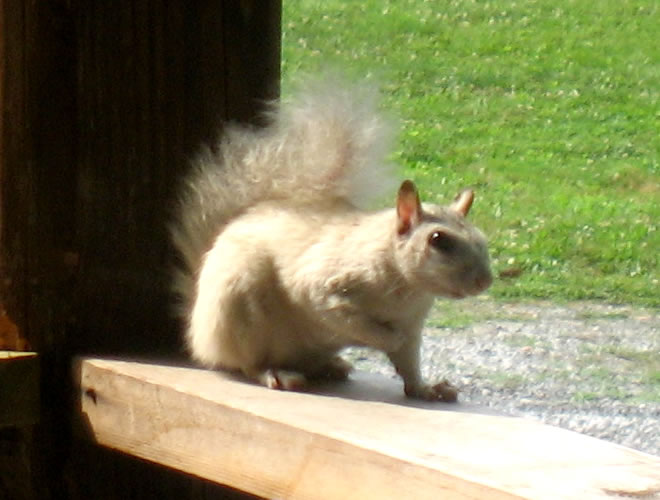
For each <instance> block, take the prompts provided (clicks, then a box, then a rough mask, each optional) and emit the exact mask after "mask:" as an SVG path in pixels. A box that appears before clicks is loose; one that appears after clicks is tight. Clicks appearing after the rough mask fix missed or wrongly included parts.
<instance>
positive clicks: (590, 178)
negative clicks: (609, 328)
mask: <svg viewBox="0 0 660 500" xmlns="http://www.w3.org/2000/svg"><path fill="white" fill-rule="evenodd" d="M283 3H284V14H283V34H284V38H283V92H284V94H286V93H287V91H289V89H290V83H291V81H292V80H295V79H296V78H298V76H299V75H300V74H301V73H302V74H306V73H314V72H316V71H318V70H319V69H322V68H324V67H331V68H335V69H336V68H339V69H340V70H341V71H343V72H345V73H346V74H347V75H349V77H351V78H364V77H366V78H368V79H371V80H373V81H374V82H375V83H376V85H377V86H378V87H379V88H380V89H381V91H382V93H383V96H384V98H383V107H384V108H385V109H386V110H388V111H389V112H391V113H392V114H393V115H394V116H396V117H398V118H399V119H400V124H401V129H402V130H401V134H400V137H399V142H398V143H397V145H396V148H395V153H394V154H395V159H396V161H397V162H398V163H399V164H400V165H401V166H402V176H407V177H410V178H413V179H414V180H415V181H417V182H418V183H419V185H420V188H421V190H422V192H423V196H424V197H425V198H426V200H428V201H436V202H446V201H448V200H450V199H451V198H452V197H453V196H454V195H455V193H457V192H458V191H459V190H460V189H461V188H462V187H465V186H472V187H474V188H475V189H476V192H477V200H476V202H475V206H474V208H473V212H472V213H471V215H472V218H473V220H474V221H475V222H476V223H477V224H478V225H479V226H480V227H482V229H483V230H484V231H485V232H486V233H487V234H488V236H489V238H490V242H491V243H490V246H491V254H492V258H493V267H494V269H495V272H496V274H498V276H500V278H499V279H497V280H496V283H495V284H494V285H493V287H492V288H491V290H490V292H489V293H490V295H491V296H493V297H499V298H521V299H533V298H548V299H554V300H573V299H593V300H603V301H607V302H613V303H631V304H640V305H647V306H654V307H657V306H660V273H659V272H658V268H659V266H660V264H659V259H658V254H660V231H659V225H660V102H659V100H658V95H659V93H660V28H659V27H660V2H658V1H657V0H594V1H592V2H583V1H581V0H573V1H571V0H530V1H520V0H516V1H510V0H493V1H476V0H472V1H468V0H463V1H455V0H454V1H449V0H448V1H439V0H429V1H423V0H398V1H383V0H378V1H376V0H367V1H355V2H354V1H348V0H346V1H338V0H315V1H311V0H296V1H293V0H291V1H285V2H283Z"/></svg>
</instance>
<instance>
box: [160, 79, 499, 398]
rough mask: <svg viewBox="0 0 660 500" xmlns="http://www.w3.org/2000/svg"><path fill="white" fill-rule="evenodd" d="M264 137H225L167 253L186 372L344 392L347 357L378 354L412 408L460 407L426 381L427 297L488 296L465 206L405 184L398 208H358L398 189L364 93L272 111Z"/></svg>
mask: <svg viewBox="0 0 660 500" xmlns="http://www.w3.org/2000/svg"><path fill="white" fill-rule="evenodd" d="M268 117H269V120H270V124H269V125H268V126H267V127H265V128H263V129H253V128H246V127H239V126H232V127H228V129H227V130H226V131H225V132H224V136H223V138H222V140H221V141H220V144H219V146H218V148H217V150H215V151H212V150H207V151H206V152H205V153H203V154H202V155H200V157H199V158H198V160H197V164H196V167H195V169H194V172H193V174H192V175H191V176H190V178H189V179H188V183H187V185H186V188H185V190H184V194H183V197H182V202H181V206H180V207H179V214H178V220H177V222H176V224H175V225H174V227H173V231H172V234H173V241H174V244H175V246H176V248H177V250H178V251H179V252H180V254H181V257H182V261H183V268H182V269H181V270H180V272H179V273H178V276H177V278H176V279H175V285H176V288H177V290H178V292H179V293H180V295H181V296H182V297H183V302H184V304H183V315H184V316H185V319H186V323H187V324H186V328H187V331H186V340H187V345H188V348H189V350H190V353H191V355H192V357H193V358H194V359H195V360H197V361H198V362H200V363H201V364H202V365H204V366H206V367H209V368H220V369H225V370H230V371H238V372H242V373H243V374H244V375H245V376H247V377H249V378H250V379H253V380H255V381H258V382H260V383H261V384H264V385H266V386H267V387H270V388H275V389H284V390H298V389H301V388H304V387H305V386H306V384H307V383H308V379H314V378H317V377H321V378H333V379H344V378H346V377H347V376H348V374H349V372H350V370H351V366H350V364H349V363H348V362H346V361H345V360H343V359H342V358H341V357H340V356H339V352H340V351H341V350H342V349H343V348H345V347H347V346H368V347H372V348H375V349H379V350H381V351H383V352H385V353H386V354H387V356H388V357H389V359H390V360H391V361H392V363H393V364H394V366H395V368H396V370H397V372H398V373H399V374H400V375H401V377H402V378H403V381H404V390H405V393H406V395H408V396H410V397H416V398H422V399H427V400H445V401H455V400H456V395H457V391H456V389H455V388H454V387H453V386H452V385H451V384H449V383H448V382H447V381H443V382H440V383H437V384H435V385H431V384H426V383H425V382H424V381H423V380H422V377H421V374H420V367H419V355H420V344H421V331H422V327H423V325H424V320H425V318H426V316H427V314H428V312H429V309H430V308H431V306H432V303H433V300H434V297H435V296H444V297H450V298H461V297H465V296H469V295H475V294H478V293H480V292H481V291H483V290H485V289H486V288H487V287H488V286H489V285H490V283H491V281H492V275H491V272H490V266H489V257H488V250H487V244H486V239H485V237H484V236H483V234H482V233H481V232H480V231H479V230H478V229H476V228H475V227H474V226H472V224H470V223H469V222H468V221H467V220H466V215H467V214H468V211H469V210H470V207H471V205H472V201H473V197H474V195H473V192H472V191H470V190H465V191H463V192H462V193H460V194H459V195H458V196H457V197H456V199H455V200H454V202H453V203H451V204H450V205H449V206H448V207H438V206H434V205H426V204H424V205H423V206H422V204H421V203H420V199H419V196H418V194H417V189H416V187H415V185H414V184H413V183H412V182H411V181H409V180H406V181H404V182H403V183H402V184H401V186H400V188H399V191H398V195H397V198H396V206H395V208H394V209H386V210H381V211H369V210H366V209H365V206H366V205H368V204H369V202H370V201H372V200H373V198H374V196H378V195H380V194H381V193H382V189H381V188H382V187H383V186H386V185H388V184H389V181H390V180H391V179H392V175H391V173H390V172H391V168H390V167H389V166H388V165H387V163H386V162H385V158H386V156H387V149H388V146H389V144H390V142H391V141H390V137H391V135H390V132H389V127H388V126H387V122H386V120H384V119H383V118H382V117H381V116H380V115H379V113H377V112H376V106H375V103H374V99H373V96H372V94H368V93H366V92H365V91H364V89H362V88H361V87H357V86H350V85H349V86H346V85H345V84H343V83H338V82H337V81H335V80H330V81H329V82H326V83H319V82H317V83H316V84H309V85H308V86H307V87H306V88H304V89H302V90H301V91H300V92H299V93H298V94H297V95H296V96H295V97H294V98H292V99H291V100H290V101H287V102H283V103H277V104H274V105H273V106H272V108H271V111H270V113H269V115H268Z"/></svg>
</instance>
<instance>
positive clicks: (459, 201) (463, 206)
mask: <svg viewBox="0 0 660 500" xmlns="http://www.w3.org/2000/svg"><path fill="white" fill-rule="evenodd" d="M473 201H474V191H472V190H471V189H465V190H463V191H461V192H460V193H459V194H458V196H456V198H454V201H453V202H452V204H451V205H450V206H449V208H451V209H452V210H454V211H456V212H458V213H459V214H461V215H462V216H463V217H465V216H466V215H467V214H468V212H469V211H470V207H471V206H472V202H473Z"/></svg>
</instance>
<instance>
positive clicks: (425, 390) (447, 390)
mask: <svg viewBox="0 0 660 500" xmlns="http://www.w3.org/2000/svg"><path fill="white" fill-rule="evenodd" d="M404 390H405V393H406V396H408V397H409V398H417V399H425V400H426V401H445V402H446V403H455V402H456V401H457V400H458V388H456V387H455V386H453V385H452V384H451V383H450V382H449V381H448V380H447V379H445V380H443V381H442V382H439V383H437V384H435V385H427V384H421V385H419V386H418V387H409V386H406V387H405V388H404Z"/></svg>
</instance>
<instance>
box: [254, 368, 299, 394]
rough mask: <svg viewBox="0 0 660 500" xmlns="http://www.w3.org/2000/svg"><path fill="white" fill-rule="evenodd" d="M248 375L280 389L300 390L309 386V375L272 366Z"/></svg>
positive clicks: (261, 382) (265, 384) (270, 386)
mask: <svg viewBox="0 0 660 500" xmlns="http://www.w3.org/2000/svg"><path fill="white" fill-rule="evenodd" d="M247 376H248V377H250V378H252V379H254V380H256V381H257V382H259V383H260V384H261V385H264V386H266V387H268V388H269V389H277V390H280V391H300V390H303V389H305V388H306V387H307V385H308V384H307V377H306V376H305V375H304V374H302V373H299V372H295V371H290V370H279V369H275V368H270V369H268V370H264V371H261V372H256V373H248V374H247Z"/></svg>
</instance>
